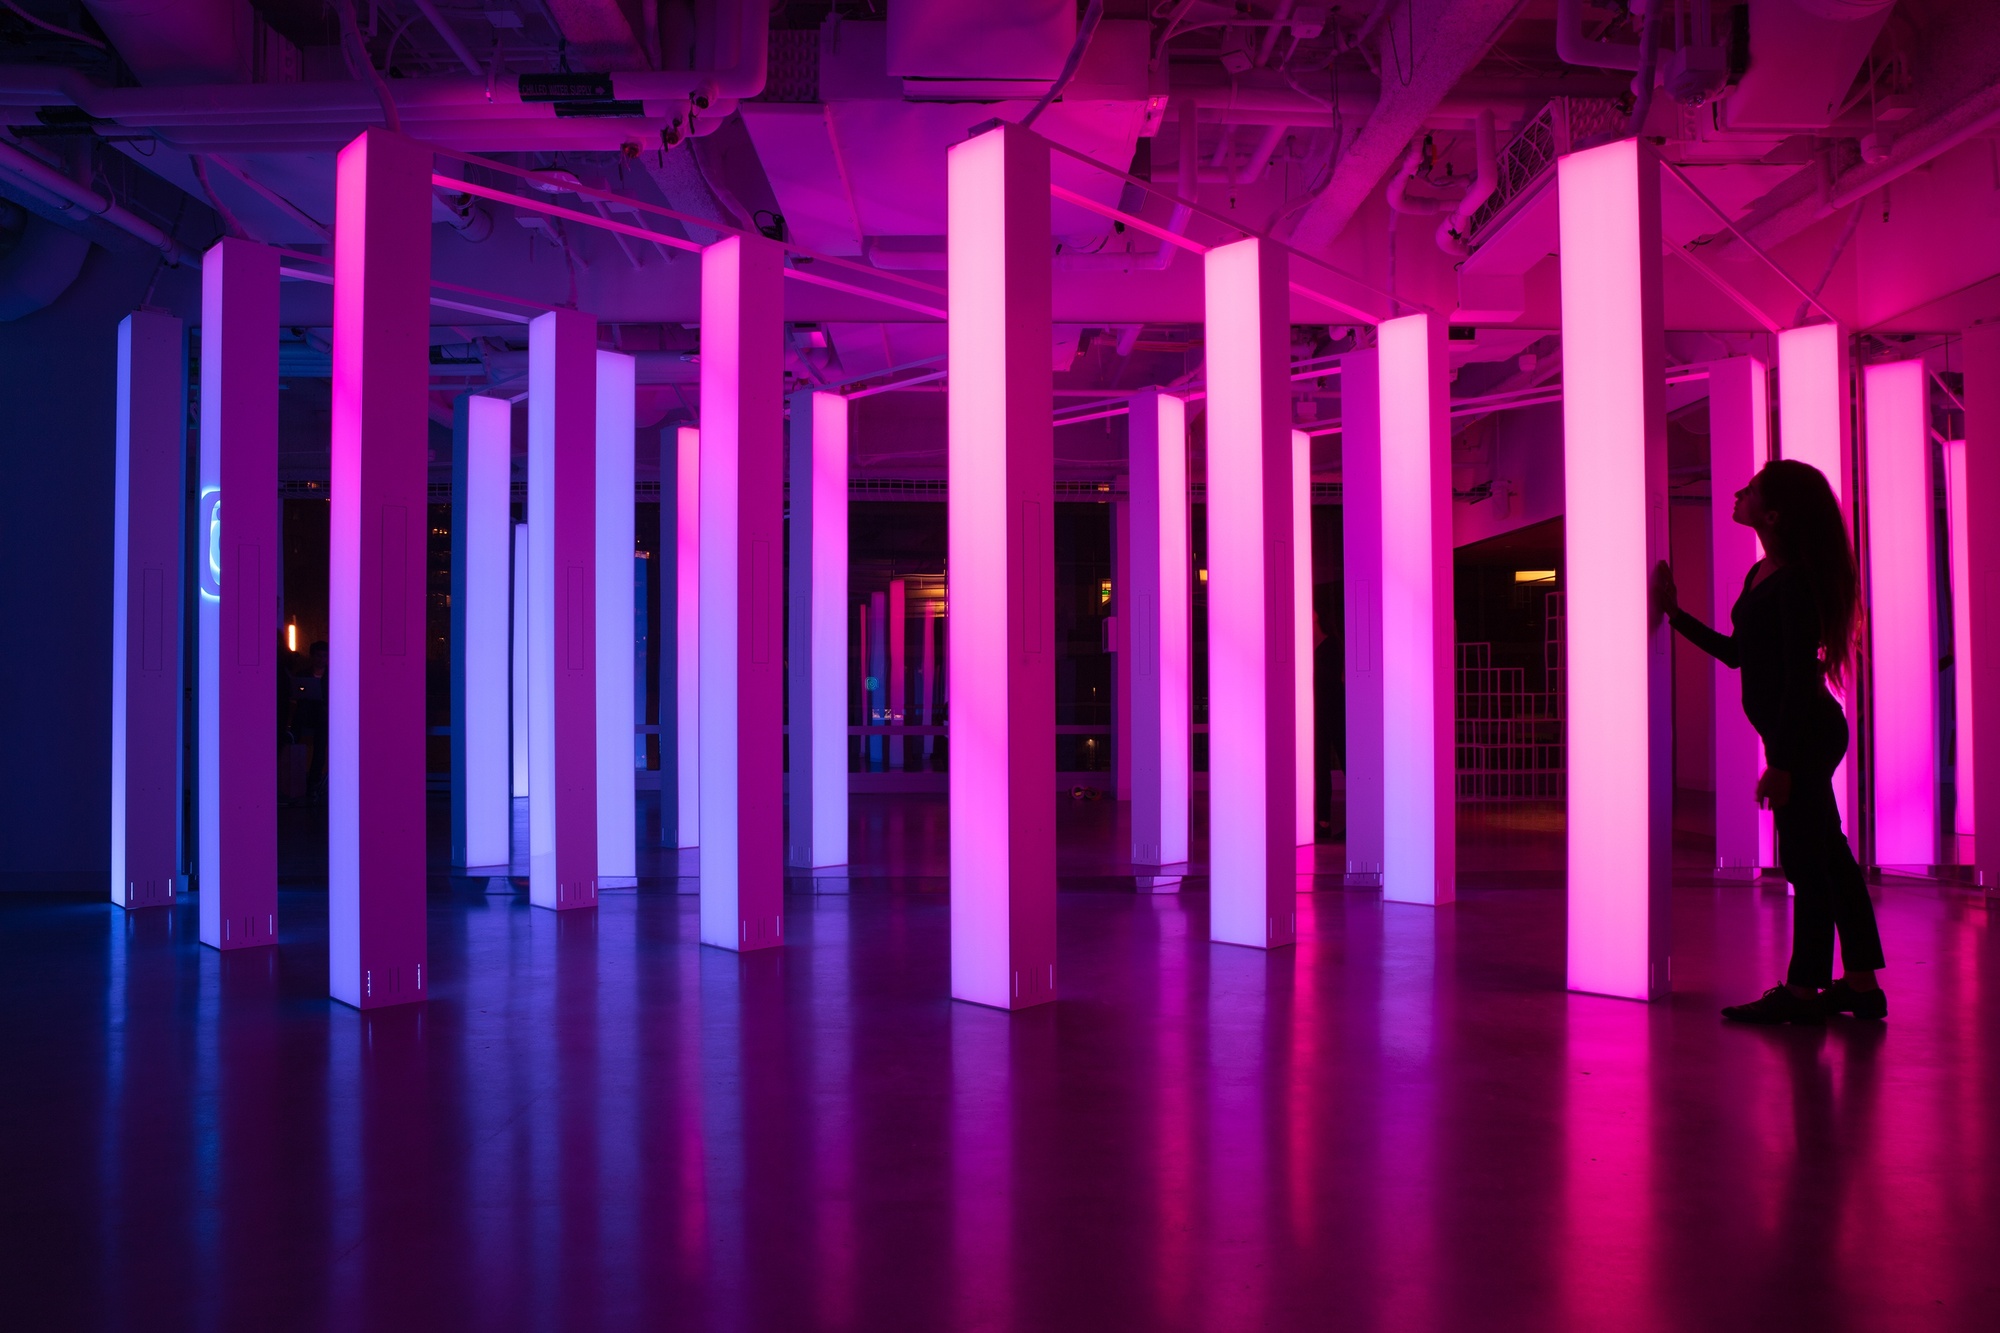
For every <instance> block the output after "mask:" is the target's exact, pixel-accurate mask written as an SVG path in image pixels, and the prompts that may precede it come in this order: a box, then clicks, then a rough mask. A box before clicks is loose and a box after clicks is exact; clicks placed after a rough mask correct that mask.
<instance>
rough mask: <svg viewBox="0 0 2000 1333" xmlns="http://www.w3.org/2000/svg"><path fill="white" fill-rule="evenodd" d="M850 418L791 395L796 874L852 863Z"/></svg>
mask: <svg viewBox="0 0 2000 1333" xmlns="http://www.w3.org/2000/svg"><path fill="white" fill-rule="evenodd" d="M847 412H848V408H847V399H845V398H843V397H842V396H840V395H839V394H837V393H813V392H803V393H796V394H793V395H792V414H791V420H792V450H791V472H792V509H791V513H792V552H791V575H792V577H791V592H790V597H789V601H788V613H789V615H790V624H791V643H792V648H791V660H790V661H789V663H788V664H787V670H788V674H789V676H790V690H791V709H790V716H791V727H792V734H791V769H792V793H791V827H790V833H789V842H788V846H789V847H790V854H789V855H788V857H787V858H786V859H787V860H788V861H789V863H790V864H792V865H795V866H805V867H814V866H837V865H845V864H847V424H848V422H847ZM925 625H926V627H928V625H929V622H928V621H926V622H925ZM924 680H925V682H926V684H928V683H929V680H930V673H929V671H928V670H926V671H925V673H924ZM926 720H928V719H926ZM814 882H815V883H820V882H822V881H817V880H816V881H814ZM824 883H826V884H828V885H830V886H835V887H838V886H840V885H844V884H845V883H846V881H845V880H835V879H828V880H825V881H824Z"/></svg>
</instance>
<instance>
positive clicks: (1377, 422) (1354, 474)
mask: <svg viewBox="0 0 2000 1333" xmlns="http://www.w3.org/2000/svg"><path fill="white" fill-rule="evenodd" d="M1381 402H1382V383H1381V370H1380V363H1379V353H1377V352H1375V351H1372V350H1371V351H1366V352H1351V353H1349V354H1348V355H1346V356H1344V357H1342V358H1341V359H1340V540H1341V548H1342V549H1341V565H1342V569H1341V584H1342V588H1341V594H1342V601H1343V602H1344V604H1345V605H1344V608H1343V614H1344V619H1345V620H1346V622H1347V635H1346V640H1347V641H1346V644H1345V652H1346V667H1347V690H1346V694H1347V756H1346V764H1347V767H1346V774H1347V879H1348V882H1349V883H1354V884H1380V883H1381V882H1382V412H1381Z"/></svg>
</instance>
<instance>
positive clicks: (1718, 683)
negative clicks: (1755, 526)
mask: <svg viewBox="0 0 2000 1333" xmlns="http://www.w3.org/2000/svg"><path fill="white" fill-rule="evenodd" d="M1770 407H1771V404H1770V375H1769V372H1768V370H1767V369H1766V367H1765V365H1764V363H1763V362H1762V361H1760V360H1758V359H1757V358H1756V357H1753V356H1739V357H1732V358H1730V359H1729V360H1727V361H1717V362H1714V363H1713V364H1711V365H1710V366H1709V368H1708V474H1709V487H1708V489H1709V494H1710V496H1711V497H1712V498H1711V500H1710V502H1709V504H1710V511H1709V548H1710V552H1711V557H1710V558H1711V561H1712V564H1713V569H1714V578H1713V582H1712V584H1711V587H1712V588H1713V589H1714V595H1713V600H1712V601H1711V603H1710V605H1712V606H1713V607H1714V608H1715V610H1714V617H1715V621H1716V623H1717V625H1718V626H1719V627H1720V628H1722V629H1723V630H1724V631H1725V632H1727V630H1728V627H1729V608H1730V607H1732V606H1734V605H1735V604H1736V598H1737V596H1738V595H1739V594H1740V593H1741V592H1742V591H1743V580H1744V579H1745V578H1746V577H1748V575H1749V573H1750V566H1752V565H1754V564H1756V563H1757V560H1758V558H1759V556H1760V555H1761V554H1762V552H1761V551H1759V549H1758V545H1757V534H1756V533H1755V532H1753V531H1751V530H1750V529H1749V528H1747V527H1744V526H1743V525H1742V524H1740V523H1732V522H1730V520H1729V513H1730V509H1731V507H1732V505H1733V504H1734V502H1735V495H1736V492H1738V491H1740V490H1742V489H1743V488H1744V487H1745V486H1748V485H1749V484H1750V478H1752V477H1754V476H1756V475H1757V471H1758V469H1759V468H1761V467H1763V466H1764V464H1765V462H1766V461H1767V460H1768V458H1769V456H1770V421H1771V411H1770ZM1713 669H1714V672H1715V873H1716V874H1718V875H1721V876H1724V877H1726V878H1730V879H1745V880H1748V879H1755V878H1756V877H1757V871H1758V869H1759V867H1761V866H1764V865H1766V864H1769V862H1768V861H1767V859H1766V855H1767V854H1766V851H1765V848H1766V846H1767V845H1768V841H1769V840H1768V838H1767V837H1766V836H1765V829H1764V826H1765V825H1766V824H1768V823H1769V820H1770V814H1769V813H1768V812H1767V811H1761V810H1759V809H1758V808H1757V775H1758V773H1759V772H1760V771H1761V770H1762V767H1763V763H1762V761H1763V749H1762V748H1761V745H1760V743H1759V741H1758V739H1757V731H1756V729H1755V728H1754V727H1752V726H1751V725H1750V719H1749V718H1747V717H1745V716H1743V710H1742V709H1741V708H1740V707H1738V706H1737V700H1738V699H1739V698H1741V697H1742V693H1743V691H1742V686H1741V684H1740V683H1739V681H1738V679H1737V675H1736V671H1735V670H1734V668H1731V667H1726V666H1724V665H1723V664H1722V663H1720V662H1717V663H1715V664H1714V668H1713Z"/></svg>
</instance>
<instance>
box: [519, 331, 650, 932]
mask: <svg viewBox="0 0 2000 1333" xmlns="http://www.w3.org/2000/svg"><path fill="white" fill-rule="evenodd" d="M596 460H597V321H596V320H595V319H592V318H591V317H590V316H589V315H585V314H582V313H580V312H578V311H575V310H552V311H550V312H549V313H547V314H545V315H537V316H536V317H535V321H534V323H532V324H530V325H529V326H528V733H529V738H528V900H529V901H530V902H532V903H533V904H534V905H535V906H537V907H548V908H554V909H556V910H559V911H567V910H569V909H570V908H575V907H594V906H596V905H597V837H598V830H597V660H596V659H597V626H596V604H597V576H596V565H597V535H596V527H597V461H596ZM627 550H628V551H629V550H630V547H629V546H628V547H627ZM627 744H628V745H629V744H630V742H629V741H627Z"/></svg>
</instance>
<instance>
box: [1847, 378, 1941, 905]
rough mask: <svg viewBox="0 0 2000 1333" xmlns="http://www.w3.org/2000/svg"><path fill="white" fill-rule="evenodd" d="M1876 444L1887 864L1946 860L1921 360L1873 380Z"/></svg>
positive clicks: (1871, 498) (1870, 398)
mask: <svg viewBox="0 0 2000 1333" xmlns="http://www.w3.org/2000/svg"><path fill="white" fill-rule="evenodd" d="M1862 375H1863V392H1862V398H1863V405H1864V408H1865V410H1866V412H1867V441H1868V452H1867V460H1868V641H1869V654H1868V667H1869V687H1870V690H1871V691H1872V693H1873V703H1874V707H1873V708H1872V709H1871V710H1870V713H1871V727H1872V732H1873V740H1874V745H1873V748H1872V750H1871V758H1872V760H1873V763H1874V767H1875V772H1874V777H1875V783H1874V805H1875V855H1874V858H1873V859H1874V861H1875V864H1877V865H1893V866H1910V865H1916V866H1930V865H1935V864H1937V862H1938V861H1939V860H1940V859H1941V858H1940V857H1939V855H1938V788H1937V727H1938V716H1937V694H1938V645H1937V557H1936V551H1935V549H1934V548H1933V547H1932V545H1931V528H1932V525H1933V518H1932V515H1933V513H1934V512H1935V510H1936V501H1935V498H1934V496H1935V492H1934V490H1933V484H1934V479H1933V477H1932V474H1931V438H1930V377H1929V373H1928V372H1927V371H1926V370H1925V369H1924V363H1923V362H1921V361H1897V362H1891V363H1886V364H1883V365H1876V366H1869V367H1867V368H1866V369H1865V370H1864V371H1863V372H1862Z"/></svg>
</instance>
